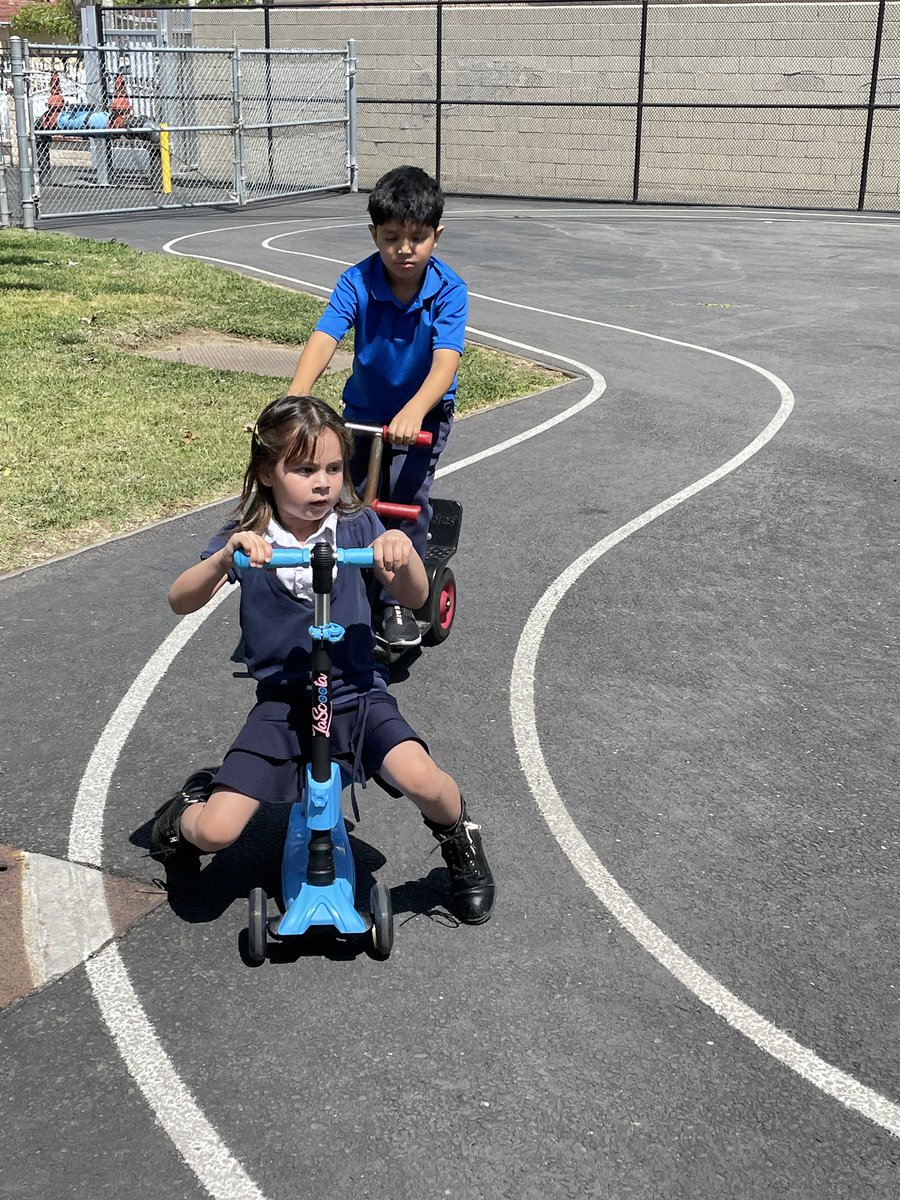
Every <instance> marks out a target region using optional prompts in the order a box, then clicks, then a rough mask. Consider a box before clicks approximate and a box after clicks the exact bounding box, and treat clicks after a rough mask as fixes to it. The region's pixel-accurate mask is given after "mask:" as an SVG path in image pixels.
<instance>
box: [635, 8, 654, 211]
mask: <svg viewBox="0 0 900 1200" xmlns="http://www.w3.org/2000/svg"><path fill="white" fill-rule="evenodd" d="M649 8H650V6H649V4H648V0H643V4H642V5H641V49H640V58H639V60H638V90H637V106H636V108H635V122H634V179H633V182H632V188H631V201H632V203H633V204H637V201H638V193H639V192H640V190H641V133H642V131H643V126H644V72H645V70H646V66H647V16H648V13H649Z"/></svg>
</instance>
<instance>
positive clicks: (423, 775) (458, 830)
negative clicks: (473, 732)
mask: <svg viewBox="0 0 900 1200" xmlns="http://www.w3.org/2000/svg"><path fill="white" fill-rule="evenodd" d="M378 774H379V775H380V776H381V777H382V778H384V779H385V780H386V781H387V782H388V783H389V784H391V785H392V786H393V787H395V788H396V789H397V790H398V791H401V792H405V794H406V795H407V796H409V798H410V800H412V802H413V803H414V804H415V805H416V807H417V808H418V809H419V811H420V812H421V814H422V818H423V820H424V821H425V824H426V825H427V826H428V828H429V829H430V830H431V832H432V834H433V835H434V837H435V838H436V839H437V841H438V844H439V845H440V848H441V854H442V856H443V859H444V862H445V863H446V864H447V869H448V870H449V872H450V886H451V888H452V889H453V898H454V901H455V904H454V907H455V909H456V913H457V916H458V917H459V918H460V920H461V921H464V922H465V923H466V924H467V925H481V924H482V923H483V922H484V921H486V920H487V919H488V918H489V917H490V915H491V912H492V910H493V907H494V893H495V887H494V878H493V876H492V875H491V869H490V867H489V866H488V862H487V859H486V857H485V854H484V847H483V846H482V844H481V829H480V826H478V825H476V824H475V823H474V822H473V821H470V820H469V819H468V815H467V813H466V805H465V802H464V800H463V798H462V796H461V795H460V793H459V788H458V787H457V785H456V782H455V780H454V779H453V778H452V777H451V776H450V775H448V774H447V773H446V771H442V770H441V769H440V767H438V765H437V764H436V763H435V762H434V760H433V759H432V758H431V757H430V755H429V754H428V752H427V751H426V750H425V748H424V746H422V745H421V744H420V743H419V742H413V741H406V742H400V743H399V744H398V745H396V746H394V747H393V749H391V750H389V751H388V753H387V754H386V755H385V758H384V762H383V763H382V765H381V767H380V769H379V771H378Z"/></svg>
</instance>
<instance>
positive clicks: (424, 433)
mask: <svg viewBox="0 0 900 1200" xmlns="http://www.w3.org/2000/svg"><path fill="white" fill-rule="evenodd" d="M381 437H382V441H385V442H389V441H390V440H391V439H390V438H389V437H388V427H387V425H384V426H383V427H382V430H381ZM433 441H434V439H433V438H432V436H431V434H430V433H429V432H428V430H427V429H420V430H419V432H418V433H417V434H416V440H415V442H414V443H413V444H414V445H416V446H430V445H431V443H432V442H433Z"/></svg>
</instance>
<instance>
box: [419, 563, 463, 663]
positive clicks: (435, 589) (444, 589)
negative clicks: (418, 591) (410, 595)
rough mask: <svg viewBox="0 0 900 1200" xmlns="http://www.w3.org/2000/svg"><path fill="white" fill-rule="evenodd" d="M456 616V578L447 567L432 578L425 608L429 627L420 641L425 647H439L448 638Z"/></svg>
mask: <svg viewBox="0 0 900 1200" xmlns="http://www.w3.org/2000/svg"><path fill="white" fill-rule="evenodd" d="M455 616H456V576H455V575H454V574H453V572H452V571H451V569H450V568H449V567H442V568H441V570H440V571H438V572H437V574H436V575H435V577H434V583H433V584H432V585H431V592H430V594H429V596H428V604H427V606H426V620H427V621H428V624H429V626H430V628H429V630H428V632H427V633H426V634H425V636H424V638H423V639H422V640H423V641H424V642H425V643H426V645H429V646H439V645H440V644H441V642H445V641H446V640H447V638H448V637H449V636H450V630H451V629H452V628H453V619H454V617H455Z"/></svg>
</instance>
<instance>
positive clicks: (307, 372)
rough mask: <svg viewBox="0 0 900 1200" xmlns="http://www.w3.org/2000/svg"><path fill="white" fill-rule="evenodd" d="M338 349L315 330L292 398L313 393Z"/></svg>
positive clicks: (296, 374) (302, 358)
mask: <svg viewBox="0 0 900 1200" xmlns="http://www.w3.org/2000/svg"><path fill="white" fill-rule="evenodd" d="M336 349H337V341H336V340H335V339H334V338H333V337H332V336H331V334H329V333H323V332H322V330H321V329H314V330H313V332H312V333H311V334H310V335H309V341H308V342H307V343H306V345H305V346H304V347H303V350H302V352H301V354H300V361H299V362H298V363H297V370H296V371H295V372H294V378H293V380H292V381H291V392H290V394H291V395H292V396H308V395H309V394H310V393H311V392H312V390H313V388H314V387H315V386H316V380H317V379H318V378H319V376H320V375H321V374H322V372H323V371H324V370H325V368H326V367H327V366H328V364H329V363H330V362H331V360H332V358H333V357H334V352H335V350H336ZM447 386H448V387H449V384H448V385H447Z"/></svg>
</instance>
